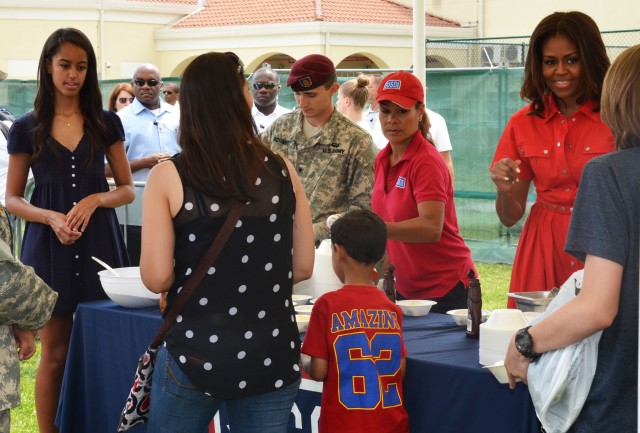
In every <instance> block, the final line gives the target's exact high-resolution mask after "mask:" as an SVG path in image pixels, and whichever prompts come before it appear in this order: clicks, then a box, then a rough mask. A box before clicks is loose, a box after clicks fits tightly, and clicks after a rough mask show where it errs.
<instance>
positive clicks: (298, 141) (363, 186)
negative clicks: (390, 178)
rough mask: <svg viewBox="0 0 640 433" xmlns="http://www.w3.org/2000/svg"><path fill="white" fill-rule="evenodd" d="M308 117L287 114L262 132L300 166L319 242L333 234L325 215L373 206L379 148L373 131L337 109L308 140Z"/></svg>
mask: <svg viewBox="0 0 640 433" xmlns="http://www.w3.org/2000/svg"><path fill="white" fill-rule="evenodd" d="M303 121H304V116H303V115H302V113H301V111H300V110H299V109H298V110H294V111H292V112H291V113H287V114H283V115H282V116H280V117H279V118H278V119H277V120H276V121H275V122H274V123H272V124H271V126H270V127H269V128H267V129H266V130H265V131H264V132H263V133H262V139H263V140H264V142H265V143H266V144H267V145H268V146H271V149H273V150H274V151H275V152H277V153H279V154H281V155H283V156H285V157H287V158H288V159H289V160H290V161H291V162H292V164H293V166H294V167H295V168H296V170H297V172H298V176H300V180H301V181H302V185H303V186H304V190H305V192H306V195H307V197H308V198H309V202H310V204H311V217H312V219H313V232H314V234H315V238H316V243H318V242H320V241H322V240H323V239H326V238H328V237H329V232H328V231H327V229H326V225H325V223H326V220H327V217H328V216H330V215H333V214H337V213H343V212H346V211H348V210H354V209H367V210H370V209H371V192H372V190H373V163H374V161H375V158H376V153H377V149H376V147H375V145H374V144H373V139H372V138H371V135H370V134H369V133H368V132H367V131H365V130H364V129H362V128H360V127H359V126H358V125H356V124H355V123H353V122H351V121H350V120H349V119H347V118H346V117H344V116H343V115H342V114H340V113H339V112H338V110H336V109H334V110H333V114H332V115H331V117H330V118H329V121H328V122H327V123H326V124H325V125H324V127H323V128H322V131H320V132H319V133H318V134H317V135H314V136H313V137H311V138H306V137H305V135H304V132H303V131H302V124H303Z"/></svg>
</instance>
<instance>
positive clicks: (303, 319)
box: [296, 314, 311, 332]
mask: <svg viewBox="0 0 640 433" xmlns="http://www.w3.org/2000/svg"><path fill="white" fill-rule="evenodd" d="M309 319H311V315H309V314H296V324H297V325H298V332H306V331H307V328H308V327H309Z"/></svg>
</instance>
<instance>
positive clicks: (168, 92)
mask: <svg viewBox="0 0 640 433" xmlns="http://www.w3.org/2000/svg"><path fill="white" fill-rule="evenodd" d="M162 93H164V94H165V95H169V96H171V95H173V92H172V91H171V90H163V91H162Z"/></svg>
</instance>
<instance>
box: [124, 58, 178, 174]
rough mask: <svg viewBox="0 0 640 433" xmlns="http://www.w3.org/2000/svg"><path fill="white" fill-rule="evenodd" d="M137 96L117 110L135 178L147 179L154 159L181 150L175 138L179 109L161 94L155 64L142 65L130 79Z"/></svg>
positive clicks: (158, 72) (160, 81)
mask: <svg viewBox="0 0 640 433" xmlns="http://www.w3.org/2000/svg"><path fill="white" fill-rule="evenodd" d="M131 86H132V87H133V93H134V95H135V97H136V99H135V100H134V101H133V103H132V104H131V105H129V106H127V107H125V108H123V109H122V110H120V111H118V116H120V119H121V120H122V126H123V127H124V134H125V138H124V142H125V149H126V151H127V158H128V159H129V164H130V165H131V173H132V174H133V180H134V181H146V180H147V175H148V174H149V170H150V169H151V168H152V167H153V166H154V165H156V164H157V163H159V162H161V161H164V160H166V159H167V158H169V157H171V156H172V155H174V154H176V153H178V152H180V146H179V145H178V141H177V132H178V125H179V124H180V114H179V111H178V110H177V109H176V108H175V107H174V106H173V105H171V104H168V103H166V102H164V101H163V100H162V99H161V98H160V92H161V90H162V80H161V79H160V71H159V69H158V68H157V67H156V66H154V65H150V64H147V65H142V66H140V67H139V68H138V69H136V72H135V73H134V75H133V80H132V81H131Z"/></svg>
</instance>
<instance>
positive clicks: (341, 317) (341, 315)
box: [331, 309, 400, 332]
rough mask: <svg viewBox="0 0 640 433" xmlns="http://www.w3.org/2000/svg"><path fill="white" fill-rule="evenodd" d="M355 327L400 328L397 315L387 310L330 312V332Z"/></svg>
mask: <svg viewBox="0 0 640 433" xmlns="http://www.w3.org/2000/svg"><path fill="white" fill-rule="evenodd" d="M357 328H376V329H400V325H399V324H398V316H397V315H396V313H395V312H393V311H389V310H364V309H353V310H351V311H340V312H336V313H333V314H331V332H341V331H346V330H350V329H357Z"/></svg>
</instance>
